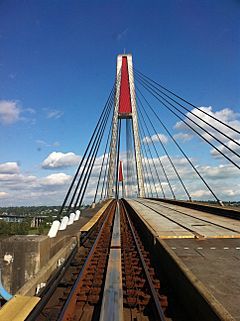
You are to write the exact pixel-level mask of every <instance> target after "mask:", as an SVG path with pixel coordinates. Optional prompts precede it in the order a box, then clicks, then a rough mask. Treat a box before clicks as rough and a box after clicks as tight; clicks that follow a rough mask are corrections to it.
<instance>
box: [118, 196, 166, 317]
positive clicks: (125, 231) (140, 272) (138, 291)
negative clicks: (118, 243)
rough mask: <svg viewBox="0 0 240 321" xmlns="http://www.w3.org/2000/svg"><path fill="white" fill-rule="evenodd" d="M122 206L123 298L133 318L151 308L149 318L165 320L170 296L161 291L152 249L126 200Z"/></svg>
mask: <svg viewBox="0 0 240 321" xmlns="http://www.w3.org/2000/svg"><path fill="white" fill-rule="evenodd" d="M120 209H121V230H122V231H121V234H122V262H123V263H122V265H123V271H124V273H123V274H124V283H125V285H124V287H125V293H124V296H125V298H124V299H125V305H126V306H128V307H129V308H130V310H131V316H130V315H129V317H131V319H133V320H134V317H135V316H134V315H135V314H136V316H137V314H139V312H142V314H143V315H144V314H146V312H145V310H149V311H151V314H153V315H150V316H149V317H150V319H152V318H153V319H152V320H156V321H164V320H165V315H164V311H165V309H166V307H167V305H168V302H167V297H166V296H165V295H162V294H160V281H159V280H158V279H157V277H156V275H155V273H154V269H153V267H152V266H151V262H150V259H149V253H148V252H147V251H146V250H145V249H144V246H143V244H142V241H141V239H140V237H139V235H138V233H137V231H136V229H135V228H134V225H133V223H132V221H131V219H130V217H129V214H128V213H127V210H126V208H125V206H124V203H123V202H121V204H120ZM136 308H137V309H136ZM151 317H152V318H151ZM131 319H130V318H129V320H131Z"/></svg>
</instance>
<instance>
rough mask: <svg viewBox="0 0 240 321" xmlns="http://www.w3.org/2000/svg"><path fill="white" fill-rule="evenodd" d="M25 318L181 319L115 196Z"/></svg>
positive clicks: (81, 319)
mask: <svg viewBox="0 0 240 321" xmlns="http://www.w3.org/2000/svg"><path fill="white" fill-rule="evenodd" d="M60 274H62V276H61V278H60V277H59V279H58V280H57V278H56V277H55V279H54V280H52V283H51V282H50V283H49V285H48V286H47V287H46V289H45V290H44V292H43V293H42V294H41V298H42V299H41V301H40V303H39V304H38V305H37V306H36V308H35V309H34V310H33V311H32V313H31V314H30V316H29V317H28V318H27V321H32V320H36V321H43V320H49V321H50V320H51V321H55V320H58V321H61V320H69V321H70V320H78V321H93V320H101V321H106V320H115V321H117V320H122V321H124V320H132V321H140V320H141V321H148V320H149V321H151V320H154V321H155V320H160V321H163V320H178V319H171V318H170V317H169V316H168V298H167V296H166V295H164V294H163V293H162V290H161V284H160V280H159V279H158V277H157V274H156V273H155V269H154V267H153V265H152V262H151V259H150V253H149V252H148V251H147V250H146V248H145V247H144V242H143V240H142V239H141V237H140V235H139V234H138V231H137V228H136V227H135V224H134V219H133V217H131V215H130V214H129V213H128V211H127V209H126V207H125V205H124V202H123V201H115V200H114V201H112V202H111V203H110V205H109V206H108V207H107V209H106V210H105V212H104V213H103V215H102V216H101V218H100V219H99V220H98V222H97V223H96V224H95V225H94V227H93V228H92V229H91V230H90V232H89V234H87V235H85V236H84V238H83V241H82V245H81V246H80V247H79V248H78V249H77V250H76V253H75V254H74V255H73V256H72V258H71V259H70V261H69V262H68V264H67V265H66V266H65V268H64V269H63V271H62V272H61V273H60Z"/></svg>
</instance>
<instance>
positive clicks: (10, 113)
mask: <svg viewBox="0 0 240 321" xmlns="http://www.w3.org/2000/svg"><path fill="white" fill-rule="evenodd" d="M20 113H21V109H20V107H19V106H18V103H17V102H16V101H14V100H0V123H2V124H3V125H11V124H14V123H16V122H17V121H19V120H20Z"/></svg>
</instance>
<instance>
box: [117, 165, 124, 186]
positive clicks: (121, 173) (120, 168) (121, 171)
mask: <svg viewBox="0 0 240 321" xmlns="http://www.w3.org/2000/svg"><path fill="white" fill-rule="evenodd" d="M118 181H119V182H123V170H122V161H120V163H119V175H118Z"/></svg>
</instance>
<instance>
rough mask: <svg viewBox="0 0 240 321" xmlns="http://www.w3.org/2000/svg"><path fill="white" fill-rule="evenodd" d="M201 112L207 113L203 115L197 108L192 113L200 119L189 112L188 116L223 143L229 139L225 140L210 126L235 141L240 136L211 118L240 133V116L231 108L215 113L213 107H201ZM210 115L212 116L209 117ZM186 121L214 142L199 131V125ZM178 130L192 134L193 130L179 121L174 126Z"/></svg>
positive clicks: (200, 131)
mask: <svg viewBox="0 0 240 321" xmlns="http://www.w3.org/2000/svg"><path fill="white" fill-rule="evenodd" d="M199 109H200V110H202V111H204V112H205V113H207V114H205V113H202V112H201V111H199V110H198V109H197V108H194V109H192V111H191V112H192V113H193V114H194V115H197V116H198V117H200V119H198V118H196V117H195V116H194V115H192V114H191V113H190V112H188V113H187V114H186V115H187V116H188V117H189V118H190V119H192V120H194V121H195V122H196V123H197V124H198V125H200V126H201V127H202V128H203V129H204V130H207V131H209V132H210V133H211V134H213V135H214V136H216V137H217V138H220V139H221V140H223V141H226V140H227V141H228V139H227V138H224V136H222V135H221V134H219V133H218V132H216V130H214V129H213V128H211V127H210V126H209V125H208V124H211V125H212V126H214V127H216V128H217V129H218V130H219V131H221V132H223V133H224V134H226V135H228V136H230V137H231V138H233V139H235V138H237V136H238V134H236V133H235V132H233V131H232V130H231V129H229V128H228V127H226V126H225V125H223V124H221V123H219V122H218V121H217V120H214V119H213V118H211V117H210V116H213V117H215V118H217V119H219V120H221V121H222V122H224V123H226V124H228V125H230V126H231V127H233V128H236V129H237V130H239V131H240V120H239V114H238V113H236V112H234V111H233V110H232V109H230V108H223V109H221V110H219V111H216V112H214V111H213V108H212V107H211V106H209V107H199ZM209 115H210V116H209ZM202 120H204V121H205V122H206V123H204V122H203V121H202ZM185 121H186V123H187V124H189V125H191V126H192V127H193V128H194V129H196V130H197V131H198V132H199V133H201V134H203V135H204V137H206V138H207V139H209V140H213V138H212V137H210V136H209V135H207V134H206V133H205V132H204V131H203V130H202V129H199V128H198V127H197V125H195V124H194V123H192V122H191V121H190V120H188V119H187V118H185ZM174 127H175V128H176V129H179V130H184V131H187V132H189V131H190V132H191V133H193V132H192V130H191V129H190V128H189V127H188V126H187V125H186V124H184V123H183V122H182V121H179V122H177V123H176V124H175V126H174Z"/></svg>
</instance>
